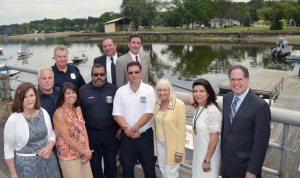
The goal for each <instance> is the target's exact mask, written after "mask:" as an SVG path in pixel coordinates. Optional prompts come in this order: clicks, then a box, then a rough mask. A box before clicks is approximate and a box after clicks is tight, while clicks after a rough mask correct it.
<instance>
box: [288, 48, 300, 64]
mask: <svg viewBox="0 0 300 178" xmlns="http://www.w3.org/2000/svg"><path fill="white" fill-rule="evenodd" d="M285 60H286V62H300V51H299V50H296V51H295V52H293V53H291V55H289V56H286V57H285Z"/></svg>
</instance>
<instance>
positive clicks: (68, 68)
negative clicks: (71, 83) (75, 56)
mask: <svg viewBox="0 0 300 178" xmlns="http://www.w3.org/2000/svg"><path fill="white" fill-rule="evenodd" d="M53 69H54V70H56V71H58V72H63V71H61V70H59V68H58V67H57V66H56V63H55V64H54V66H53ZM69 70H70V67H69V64H67V70H66V73H67V72H68V71H69Z"/></svg>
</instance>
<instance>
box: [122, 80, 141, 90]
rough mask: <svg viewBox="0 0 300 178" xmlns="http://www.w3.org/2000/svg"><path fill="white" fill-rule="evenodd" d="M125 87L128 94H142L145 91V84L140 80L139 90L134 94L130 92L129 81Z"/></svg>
mask: <svg viewBox="0 0 300 178" xmlns="http://www.w3.org/2000/svg"><path fill="white" fill-rule="evenodd" d="M125 86H126V88H127V92H128V93H139V92H142V91H144V90H145V83H144V82H143V81H142V80H141V83H140V86H139V88H138V89H137V91H136V92H134V91H132V90H131V88H130V83H129V81H128V83H127V84H126V85H125Z"/></svg>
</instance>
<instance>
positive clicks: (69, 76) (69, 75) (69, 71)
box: [51, 45, 85, 89]
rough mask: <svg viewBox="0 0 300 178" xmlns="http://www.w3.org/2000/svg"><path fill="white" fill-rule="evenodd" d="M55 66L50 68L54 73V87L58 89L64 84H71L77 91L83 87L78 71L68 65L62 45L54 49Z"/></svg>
mask: <svg viewBox="0 0 300 178" xmlns="http://www.w3.org/2000/svg"><path fill="white" fill-rule="evenodd" d="M54 60H55V64H54V65H53V66H52V67H51V68H52V71H53V73H54V86H55V87H60V86H61V85H62V84H63V83H65V82H71V83H73V84H74V85H75V86H76V87H77V88H78V89H79V88H80V87H81V86H82V85H85V81H84V79H83V77H82V76H81V74H80V71H79V69H78V68H77V67H76V66H74V65H71V64H68V49H67V47H66V46H64V45H60V46H57V47H56V48H55V49H54Z"/></svg>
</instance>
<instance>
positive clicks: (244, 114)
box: [221, 65, 271, 178]
mask: <svg viewBox="0 0 300 178" xmlns="http://www.w3.org/2000/svg"><path fill="white" fill-rule="evenodd" d="M228 75H229V80H230V86H231V89H232V92H230V93H228V94H226V95H225V96H224V98H223V125H222V132H221V162H222V177H223V178H245V177H246V178H256V177H258V178H259V177H261V171H262V165H263V161H264V158H265V154H266V150H267V148H268V142H269V137H270V120H271V112H270V108H269V105H268V104H267V103H266V102H265V101H264V100H263V99H262V98H260V97H258V96H257V95H256V94H255V93H253V92H252V91H251V90H250V89H249V72H248V69H247V68H246V67H244V66H241V65H235V66H233V67H232V68H231V69H230V70H229V72H228Z"/></svg>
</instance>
